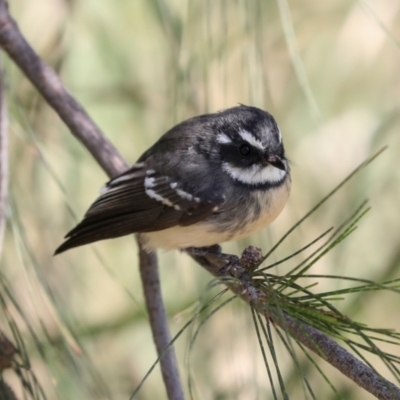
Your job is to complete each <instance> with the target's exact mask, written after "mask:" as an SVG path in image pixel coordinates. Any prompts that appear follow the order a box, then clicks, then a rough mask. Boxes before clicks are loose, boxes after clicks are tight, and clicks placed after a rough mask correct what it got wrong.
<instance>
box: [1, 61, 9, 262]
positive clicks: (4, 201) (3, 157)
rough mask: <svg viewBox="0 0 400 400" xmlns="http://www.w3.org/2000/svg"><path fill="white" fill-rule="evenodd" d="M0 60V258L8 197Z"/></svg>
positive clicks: (6, 138)
mask: <svg viewBox="0 0 400 400" xmlns="http://www.w3.org/2000/svg"><path fill="white" fill-rule="evenodd" d="M1 61H2V60H1V59H0V258H1V256H2V252H3V243H4V234H5V230H6V221H7V219H6V206H7V197H8V118H7V105H6V96H5V85H4V74H3V65H2V63H1Z"/></svg>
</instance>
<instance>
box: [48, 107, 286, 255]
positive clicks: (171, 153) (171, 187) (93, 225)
mask: <svg viewBox="0 0 400 400" xmlns="http://www.w3.org/2000/svg"><path fill="white" fill-rule="evenodd" d="M249 135H250V136H249ZM245 139H247V140H245ZM243 143H244V144H243ZM238 146H239V147H238ZM240 146H242V147H241V148H240ZM243 146H247V147H249V148H250V154H248V155H246V156H243V155H242V154H241V153H240V151H242V150H243V151H242V153H245V150H246V152H247V150H248V149H246V148H244V147H243ZM238 149H239V150H238ZM268 168H270V170H269V169H268ZM269 177H271V179H269ZM267 178H268V179H267ZM247 180H248V182H247ZM278 188H285V193H286V192H287V194H288V191H289V190H290V177H289V168H288V165H287V162H286V158H285V154H284V149H283V145H282V143H281V137H280V132H279V129H278V127H277V125H276V123H275V120H274V119H273V117H272V116H271V115H270V114H268V113H267V112H265V111H262V110H260V109H258V108H255V107H247V106H243V105H241V106H238V107H234V108H230V109H228V110H225V111H222V112H219V113H214V114H207V115H202V116H198V117H194V118H191V119H189V120H187V121H184V122H182V123H180V124H178V125H176V126H175V127H173V128H172V129H171V130H169V131H168V132H167V133H166V134H165V135H163V136H162V137H161V138H160V139H159V140H158V141H157V142H156V143H155V144H154V145H153V146H152V147H151V148H149V149H148V150H147V151H146V152H145V153H144V154H143V155H142V156H141V157H140V158H139V160H138V161H137V163H136V164H135V165H133V166H132V168H130V169H129V170H128V171H126V172H124V173H123V174H121V175H120V176H118V177H116V178H114V179H112V180H111V181H109V182H108V183H107V184H106V186H105V189H104V191H103V193H102V194H101V195H100V197H99V198H98V199H97V200H96V201H95V202H94V203H93V204H92V206H91V207H90V208H89V210H88V211H87V213H86V215H85V217H84V218H83V220H82V222H80V223H79V224H78V225H77V226H76V227H75V228H74V229H73V230H71V231H70V232H69V233H68V234H67V235H66V238H67V240H66V241H65V242H64V243H63V244H62V245H61V246H60V247H59V248H58V249H57V250H56V252H55V254H59V253H61V252H63V251H65V250H68V249H70V248H73V247H77V246H81V245H84V244H88V243H92V242H95V241H98V240H103V239H109V238H115V237H119V236H124V235H128V234H131V233H142V234H147V235H149V237H150V236H151V233H152V232H159V231H164V230H166V231H165V232H166V233H168V232H169V231H168V229H171V228H174V227H189V226H196V227H198V226H199V225H202V224H203V225H204V226H205V227H206V231H207V232H208V231H209V232H212V231H213V232H218V231H221V233H222V236H221V239H225V238H226V237H228V238H230V237H235V236H237V235H235V233H239V232H241V231H243V230H245V226H246V224H248V223H250V222H251V221H253V222H254V221H255V220H257V219H258V218H260V216H261V214H262V213H263V212H264V213H267V212H269V211H268V210H272V208H271V207H270V206H271V205H268V201H269V200H268V196H267V197H266V198H265V199H264V195H265V194H268V193H278V192H277V189H278ZM279 193H280V192H279ZM282 193H283V192H282ZM285 196H286V194H285ZM285 196H283V197H282V201H283V204H284V203H285V202H286V198H287V196H286V198H285ZM273 197H274V196H273ZM275 197H276V198H277V199H278V197H277V196H275ZM275 197H274V198H275ZM271 199H272V197H271ZM279 201H281V200H279ZM260 202H261V203H262V204H261V203H260ZM273 206H274V207H275V204H273ZM266 207H267V208H266ZM275 208H276V207H275ZM275 208H274V210H275ZM278 208H279V207H278ZM278 208H277V209H278ZM280 209H281V208H280ZM280 209H279V212H280ZM271 212H272V211H271ZM279 212H278V213H279ZM274 213H275V211H274ZM264 218H265V216H264ZM250 220H251V221H250ZM249 221H250V222H249ZM203 225H202V226H203ZM257 226H258V225H257ZM227 230H231V231H232V232H231V233H232V234H230V233H229V234H228V233H227V232H226V231H227ZM174 232H175V231H174ZM176 232H178V231H176ZM185 232H186V231H185ZM157 237H158V236H157ZM157 240H158V239H157ZM193 240H194V241H195V239H193ZM225 240H227V239H225ZM203 241H204V240H200V242H203ZM182 243H186V242H185V240H183V241H182ZM190 243H191V242H190ZM202 245H203V244H202V243H199V246H202ZM178 246H179V243H178ZM166 247H168V246H166Z"/></svg>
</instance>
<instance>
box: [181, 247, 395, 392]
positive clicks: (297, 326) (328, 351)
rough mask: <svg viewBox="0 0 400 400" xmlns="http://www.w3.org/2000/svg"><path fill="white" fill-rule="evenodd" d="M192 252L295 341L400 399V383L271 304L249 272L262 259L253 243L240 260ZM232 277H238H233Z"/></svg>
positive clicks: (369, 387) (360, 381) (352, 376)
mask: <svg viewBox="0 0 400 400" xmlns="http://www.w3.org/2000/svg"><path fill="white" fill-rule="evenodd" d="M189 255H190V256H191V257H192V258H193V259H194V260H195V261H196V262H198V263H199V264H200V265H201V266H203V267H204V268H206V269H207V271H209V272H210V273H211V274H212V275H214V276H215V277H217V278H219V279H224V282H225V284H226V285H227V286H228V287H229V288H230V290H231V291H232V292H234V293H236V294H238V295H239V296H240V297H241V298H242V299H243V300H244V301H245V302H247V303H248V304H249V305H251V306H252V307H254V308H255V309H257V310H258V312H261V313H262V314H264V316H265V318H266V320H271V321H272V322H273V323H274V324H276V325H277V326H279V327H280V328H282V329H283V330H284V331H285V332H286V333H288V334H289V335H290V336H292V337H293V338H294V339H295V340H296V341H298V342H299V343H301V344H303V345H304V346H305V347H307V348H308V349H310V350H311V351H313V352H314V353H316V354H317V355H318V356H320V357H322V358H323V359H324V360H325V361H327V362H328V363H329V364H331V365H332V366H333V367H335V368H336V369H338V370H339V371H340V372H341V373H342V374H343V375H345V376H347V377H348V378H350V379H351V380H352V381H353V382H355V383H356V384H357V385H359V386H360V387H362V388H363V389H365V390H366V391H368V392H369V393H371V394H373V395H374V396H375V397H376V398H377V399H380V400H395V399H397V400H400V389H399V388H398V387H397V386H395V385H394V384H393V383H391V382H389V381H388V380H387V379H385V378H383V377H382V376H380V375H379V374H378V373H377V372H376V371H374V370H373V369H371V368H370V367H369V366H368V365H366V364H364V363H363V362H362V361H360V360H359V359H357V358H356V357H354V356H353V355H352V354H351V353H349V352H348V351H347V350H346V349H344V348H343V347H341V346H340V345H339V344H338V343H336V342H335V341H334V340H332V339H330V338H329V337H328V336H327V335H325V334H324V333H322V332H321V331H319V330H318V329H316V328H314V327H312V326H310V325H307V324H305V323H304V322H301V321H298V320H296V319H294V318H293V317H291V316H289V315H288V314H286V313H284V312H283V311H282V310H279V309H277V308H276V307H271V306H269V304H268V299H267V297H266V295H265V293H264V292H263V291H261V290H260V289H259V288H257V287H256V286H255V285H254V283H253V280H252V277H251V273H250V272H251V270H252V267H253V265H254V266H256V265H257V262H258V261H259V260H260V259H261V257H260V251H259V249H256V248H254V247H251V246H250V247H249V248H248V249H246V250H245V251H244V252H243V254H242V258H241V259H238V258H236V257H233V258H230V259H229V258H228V259H227V258H226V256H225V255H224V257H218V254H216V252H215V251H214V252H213V253H212V254H211V255H209V254H206V253H204V255H198V254H197V255H193V254H190V253H189ZM232 277H233V278H235V280H232ZM227 282H228V283H227ZM230 282H231V283H230Z"/></svg>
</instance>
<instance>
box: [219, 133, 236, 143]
mask: <svg viewBox="0 0 400 400" xmlns="http://www.w3.org/2000/svg"><path fill="white" fill-rule="evenodd" d="M217 142H218V143H223V144H229V143H232V140H231V138H230V137H229V136H228V135H225V133H220V134H219V135H218V136H217Z"/></svg>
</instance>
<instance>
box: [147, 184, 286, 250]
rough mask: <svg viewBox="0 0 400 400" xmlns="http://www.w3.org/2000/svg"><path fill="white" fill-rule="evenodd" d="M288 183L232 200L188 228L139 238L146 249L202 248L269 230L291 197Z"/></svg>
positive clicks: (159, 232) (151, 233) (177, 228)
mask: <svg viewBox="0 0 400 400" xmlns="http://www.w3.org/2000/svg"><path fill="white" fill-rule="evenodd" d="M290 186H291V183H290V179H287V180H286V182H285V183H283V184H282V185H281V186H279V187H275V188H270V189H268V190H265V191H261V190H260V191H257V190H254V191H251V192H247V194H246V196H238V197H234V196H232V197H233V198H232V199H231V200H228V201H227V203H226V204H225V205H224V207H222V209H221V213H219V214H215V215H214V216H213V217H212V218H210V219H207V220H205V221H201V222H198V223H196V224H193V225H189V226H174V227H172V228H168V229H164V230H161V231H156V232H149V233H144V234H141V235H142V237H143V239H144V245H145V247H147V248H148V249H151V250H152V249H157V248H161V249H165V250H171V249H182V248H186V247H204V246H211V245H214V244H217V243H223V242H226V241H229V240H234V239H240V238H243V237H246V236H250V235H251V234H253V233H255V232H258V231H260V230H261V229H263V228H265V227H266V226H268V225H269V224H270V223H271V222H272V221H274V220H275V219H276V217H277V216H278V215H279V214H280V213H281V211H282V210H283V208H284V206H285V204H286V201H287V199H288V197H289V193H290Z"/></svg>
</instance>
